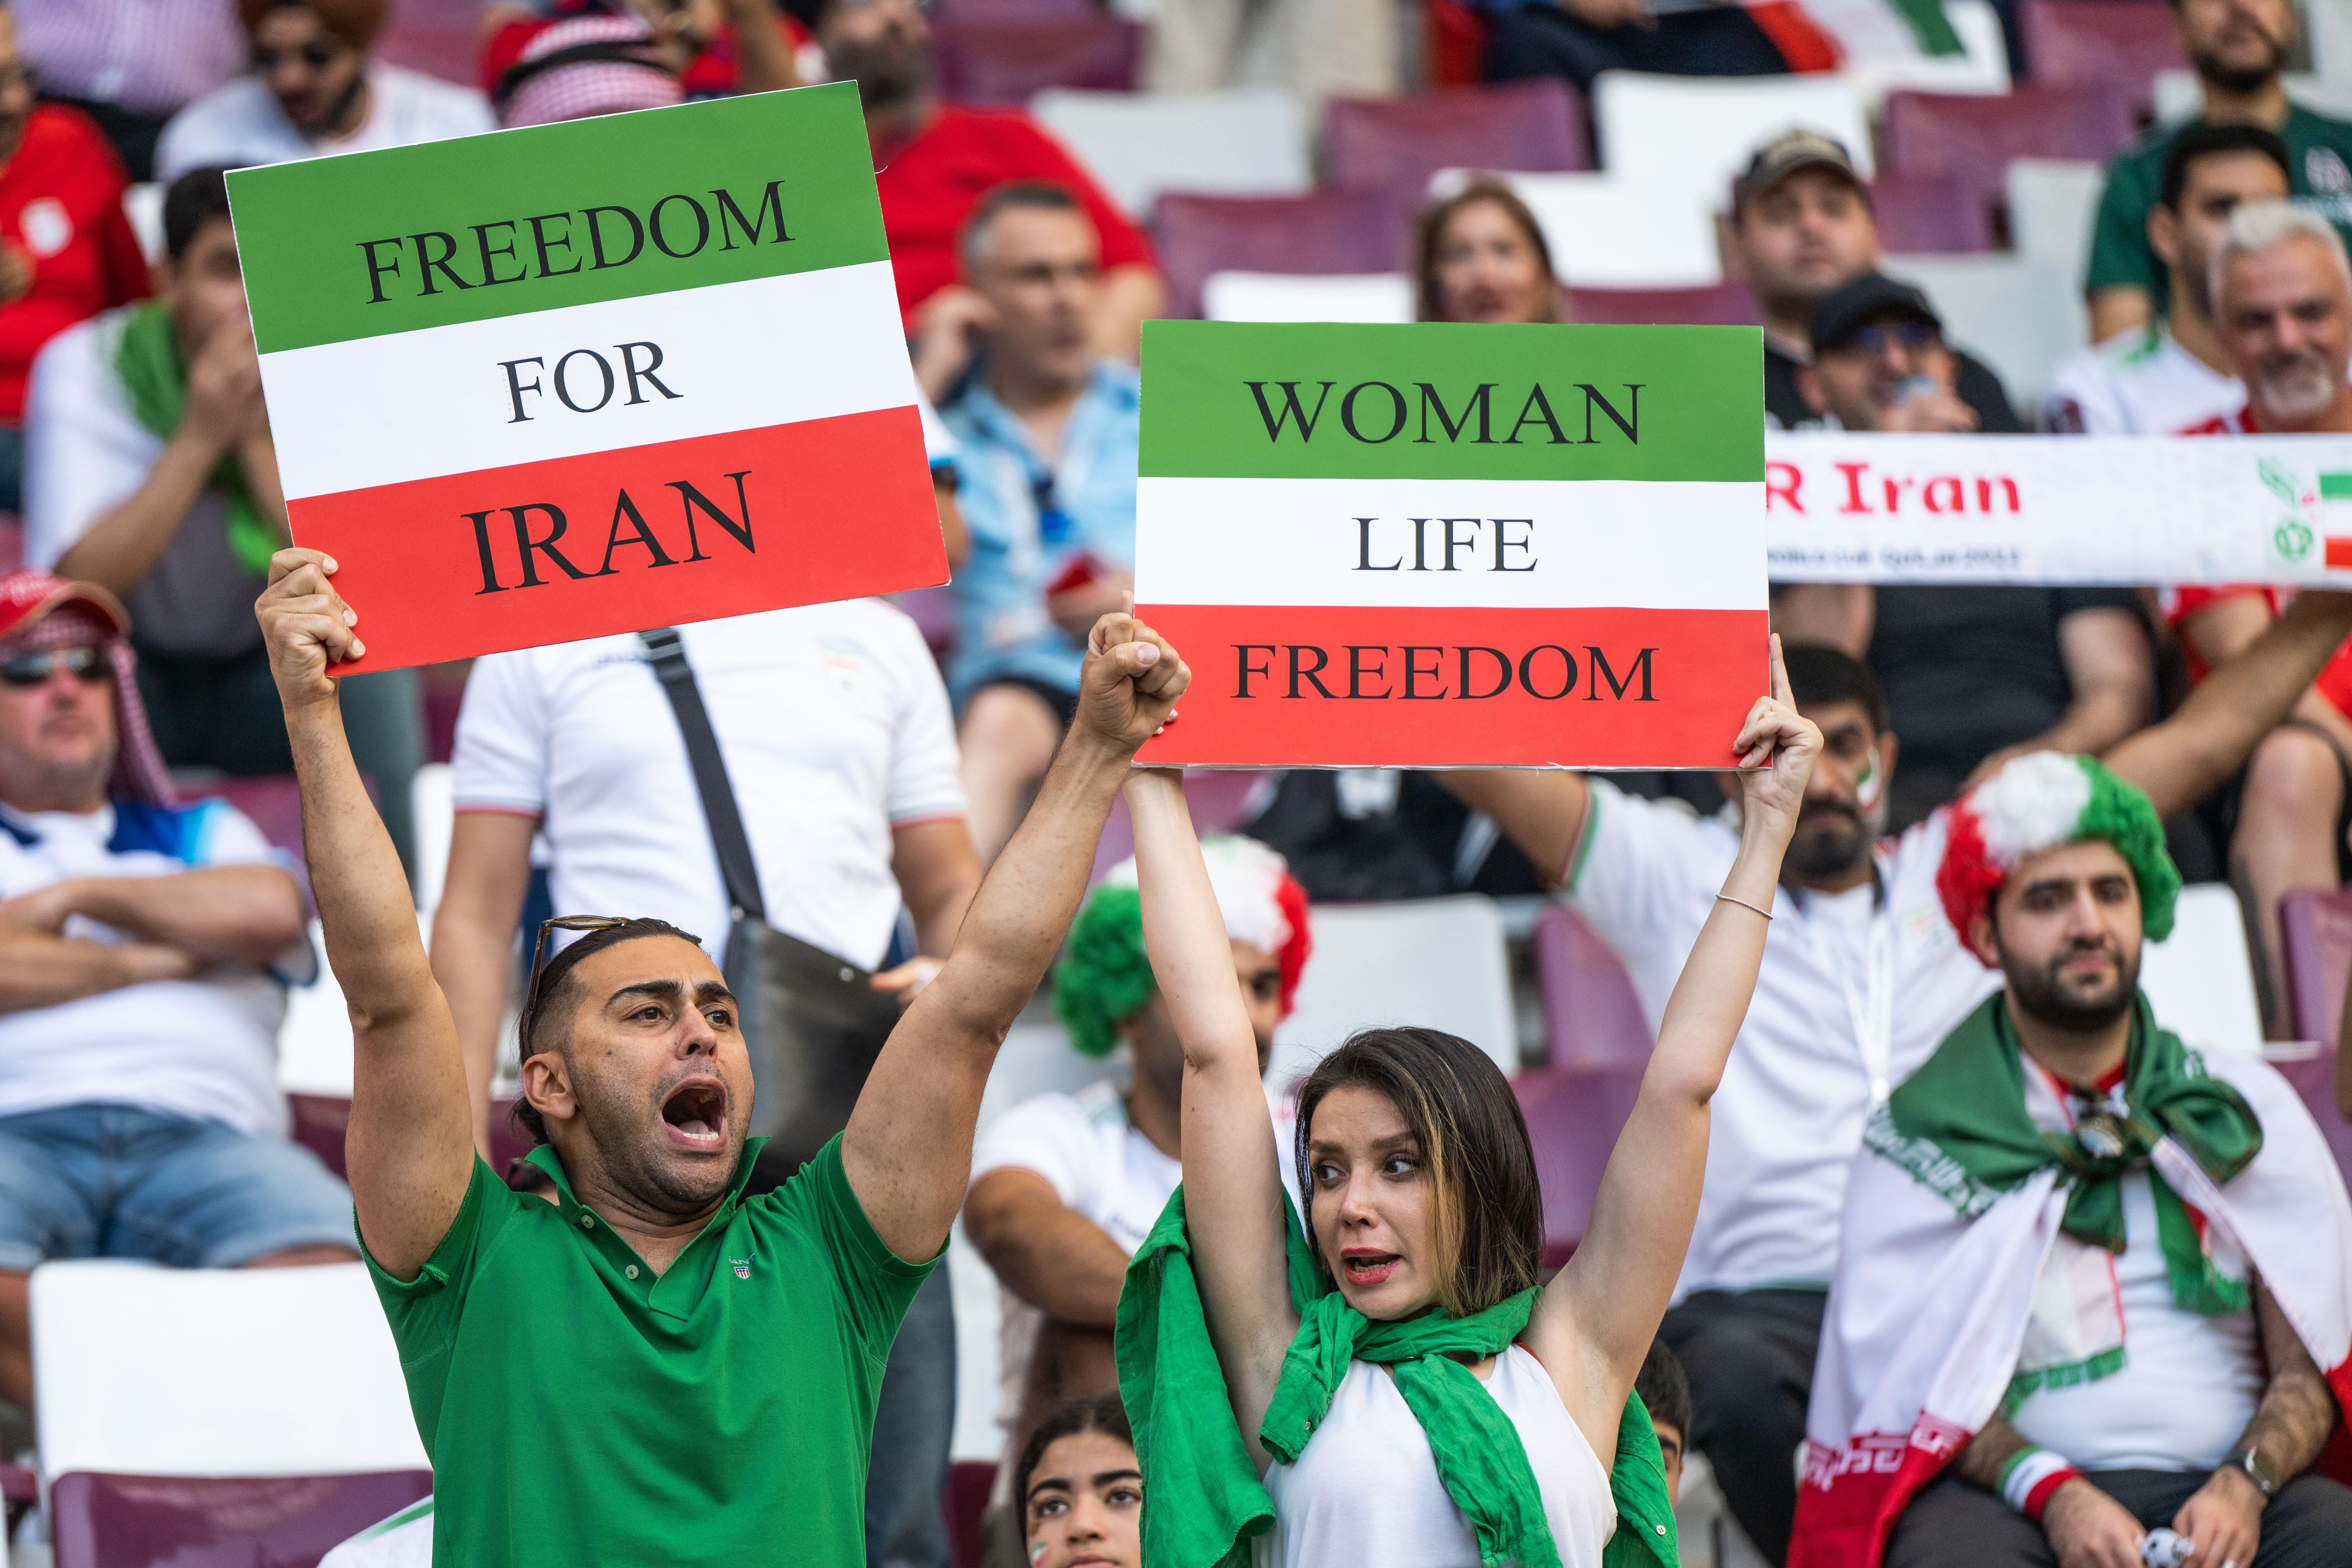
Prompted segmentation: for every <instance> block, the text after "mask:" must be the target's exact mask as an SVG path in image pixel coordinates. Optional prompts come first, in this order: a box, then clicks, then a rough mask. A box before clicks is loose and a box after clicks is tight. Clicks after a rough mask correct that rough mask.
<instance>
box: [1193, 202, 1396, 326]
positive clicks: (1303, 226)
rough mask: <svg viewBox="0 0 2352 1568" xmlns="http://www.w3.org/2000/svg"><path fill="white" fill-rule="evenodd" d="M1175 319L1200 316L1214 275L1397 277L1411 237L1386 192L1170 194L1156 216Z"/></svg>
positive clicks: (1394, 204) (1394, 203)
mask: <svg viewBox="0 0 2352 1568" xmlns="http://www.w3.org/2000/svg"><path fill="white" fill-rule="evenodd" d="M1152 229H1153V231H1154V234H1155V236H1156V237H1157V238H1158V239H1159V241H1160V264H1161V267H1162V268H1163V269H1164V271H1165V273H1166V276H1167V279H1168V313H1169V314H1170V315H1171V316H1198V315H1199V314H1200V313H1201V285H1202V284H1203V283H1205V282H1206V281H1207V280H1208V278H1209V274H1210V273H1212V272H1227V271H1239V272H1304V273H1335V272H1394V271H1398V270H1401V269H1402V268H1403V267H1404V265H1405V249H1406V245H1407V237H1406V234H1405V229H1404V214H1403V213H1402V211H1401V210H1400V206H1399V201H1398V199H1397V198H1396V197H1395V196H1393V195H1391V194H1390V193H1388V192H1385V191H1375V190H1330V191H1317V192H1314V193H1313V194H1312V195H1303V196H1191V195H1164V196H1161V197H1160V201H1159V204H1158V205H1157V206H1155V207H1154V208H1153V212H1152Z"/></svg>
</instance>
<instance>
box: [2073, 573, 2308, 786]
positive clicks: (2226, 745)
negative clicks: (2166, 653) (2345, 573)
mask: <svg viewBox="0 0 2352 1568" xmlns="http://www.w3.org/2000/svg"><path fill="white" fill-rule="evenodd" d="M2347 633H2352V593H2347V592H2341V591H2338V590H2335V589H2311V590H2306V591H2305V592H2304V593H2302V594H2299V595H2296V596H2295V601H2294V604H2292V605H2288V606H2287V607H2286V610H2285V612H2284V614H2283V615H2281V616H2279V618H2278V619H2277V620H2275V621H2273V622H2272V623H2271V625H2270V627H2269V629H2268V630H2266V631H2264V632H2263V635H2262V636H2260V637H2256V638H2255V639H2254V640H2253V641H2252V643H2250V644H2249V645H2247V647H2246V648H2245V650H2244V651H2243V652H2242V653H2240V654H2238V655H2237V656H2236V657H2235V658H2231V659H2230V660H2229V661H2228V662H2227V663H2225V664H2223V665H2222V666H2221V668H2219V669H2216V670H2214V671H2213V672H2212V673H2211V674H2210V675H2209V676H2207V677H2206V678H2205V679H2203V680H2201V681H2200V682H2199V683H2198V686H2197V689H2196V690H2194V691H2192V692H2190V693H2189V700H2188V701H2186V702H2183V703H2182V704H2181V705H2180V708H2179V711H2177V712H2176V713H2174V714H2173V715H2172V717H2171V718H2169V719H2167V720H2166V721H2164V722H2163V723H2161V724H2156V725H2152V726H2150V727H2149V728H2147V729H2145V730H2142V731H2139V733H2137V734H2136V735H2133V736H2131V737H2129V738H2128V739H2126V740H2125V741H2123V742H2121V743H2119V744H2118V745H2116V747H2115V749H2114V750H2112V751H2110V752H2107V753H2106V756H2105V758H2104V759H2103V760H2104V761H2105V763H2106V764H2107V766H2108V767H2109V768H2110V769H2112V770H2114V772H2115V774H2116V777H2118V778H2120V779H2122V780H2124V781H2125V782H2126V783H2127V784H2137V785H2138V786H2139V787H2140V788H2141V789H2143V790H2145V791H2147V798H2148V799H2149V800H2150V801H2152V802H2154V803H2155V805H2156V810H2157V815H2158V816H2171V815H2172V814H2173V813H2174V812H2176V811H2179V810H2181V809H2183V808H2184V807H2186V806H2187V805H2189V803H2190V802H2192V801H2194V800H2196V799H2197V798H2198V797H2199V796H2200V795H2203V794H2205V792H2206V791H2208V790H2210V789H2212V788H2214V787H2215V786H2216V785H2218V784H2221V782H2222V781H2223V780H2225V779H2227V778H2228V777H2229V776H2230V775H2231V773H2235V772H2237V771H2238V769H2239V768H2240V767H2241V766H2242V765H2243V764H2244V763H2245V760H2246V759H2247V757H2249V756H2251V755H2252V753H2253V750H2254V742H2257V741H2260V740H2261V739H2262V738H2263V736H2264V735H2267V734H2269V733H2270V732H2271V731H2273V730H2274V729H2276V728H2277V727H2278V725H2279V722H2280V721H2282V720H2284V719H2285V718H2286V716H2287V715H2288V714H2289V713H2292V712H2293V711H2294V705H2295V703H2296V701H2297V700H2299V699H2300V698H2301V697H2302V696H2303V694H2304V692H2305V691H2306V690H2307V689H2310V686H2311V683H2312V681H2313V680H2314V679H2316V678H2317V676H2318V674H2319V672H2320V669H2321V668H2323V667H2324V666H2326V663H2327V661H2328V659H2330V658H2333V657H2334V656H2335V653H2336V648H2337V647H2340V646H2341V645H2342V644H2343V641H2344V638H2345V636H2346V634H2347Z"/></svg>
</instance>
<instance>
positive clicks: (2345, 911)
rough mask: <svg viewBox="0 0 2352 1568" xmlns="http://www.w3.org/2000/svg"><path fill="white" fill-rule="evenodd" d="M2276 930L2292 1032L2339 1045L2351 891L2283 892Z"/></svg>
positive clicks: (2350, 945)
mask: <svg viewBox="0 0 2352 1568" xmlns="http://www.w3.org/2000/svg"><path fill="white" fill-rule="evenodd" d="M2279 936H2280V943H2279V945H2280V946H2281V948H2282V949H2283V950H2284V957H2285V960H2286V989H2287V1001H2288V1005H2289V1006H2290V1007H2291V1009H2292V1010H2293V1012H2294V1032H2295V1033H2296V1034H2297V1035H2298V1036H2300V1037H2303V1038H2304V1039H2306V1040H2317V1041H2318V1042H2319V1043H2320V1044H2322V1045H2324V1046H2328V1047H2336V1046H2340V1045H2341V1044H2342V1043H2343V1042H2342V1041H2340V1040H2339V1039H2338V1038H2337V1037H2336V1030H2337V1028H2338V1027H2339V1026H2341V1025H2342V1023H2343V1020H2344V991H2345V986H2346V983H2347V980H2352V891H2347V892H2334V893H2323V892H2315V891H2313V890H2311V889H2301V890H2298V891H2295V892H2292V893H2289V894H2287V896H2286V897H2285V898H2284V899H2282V900H2279Z"/></svg>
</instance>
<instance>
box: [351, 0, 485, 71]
mask: <svg viewBox="0 0 2352 1568" xmlns="http://www.w3.org/2000/svg"><path fill="white" fill-rule="evenodd" d="M481 28H482V5H481V0H393V5H392V6H391V15H390V16H388V17H387V18H386V19H385V22H384V26H383V34H382V35H381V36H379V37H377V39H376V42H375V48H374V50H373V54H374V56H375V58H377V59H380V60H382V61H383V62H384V63H385V64H386V65H394V66H405V67H406V68H408V69H410V70H414V71H423V72H424V73H425V75H426V76H437V77H439V78H440V79H442V80H443V81H448V82H455V83H457V85H458V86H459V87H475V86H478V85H479V84H478V83H477V82H476V80H475V79H474V61H475V57H476V56H478V54H480V53H481Z"/></svg>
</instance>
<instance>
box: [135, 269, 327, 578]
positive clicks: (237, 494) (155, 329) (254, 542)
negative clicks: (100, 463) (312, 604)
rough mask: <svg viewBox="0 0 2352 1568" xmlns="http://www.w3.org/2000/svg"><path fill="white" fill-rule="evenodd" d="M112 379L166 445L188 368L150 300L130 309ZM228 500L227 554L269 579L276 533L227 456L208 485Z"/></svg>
mask: <svg viewBox="0 0 2352 1568" xmlns="http://www.w3.org/2000/svg"><path fill="white" fill-rule="evenodd" d="M114 374H115V375H116V376H117V377H118V378H119V379H120V380H121V383H122V390H123V392H124V394H125V395H127V396H128V397H129V399H130V402H131V413H132V414H134V415H136V416H138V419H139V423H140V424H142V425H143V426H146V427H147V428H148V430H149V431H150V432H152V434H154V435H156V436H158V437H162V438H163V439H164V440H167V441H168V440H170V439H171V438H172V435H173V432H174V431H176V430H178V429H179V427H180V420H181V419H182V417H183V416H185V415H186V413H187V409H188V367H187V364H186V362H184V360H182V359H181V357H180V342H179V340H178V339H177V338H175V337H173V335H172V318H171V316H170V315H169V314H167V313H166V312H165V311H164V310H163V306H161V305H158V304H156V303H155V302H154V301H153V300H149V301H148V302H147V303H145V304H143V305H133V306H131V313H130V316H129V317H128V319H126V320H125V321H124V322H123V323H122V335H121V339H120V340H119V341H118V342H116V344H115V348H114ZM207 482H209V483H210V484H211V485H212V486H213V487H214V488H215V489H219V490H222V491H224V492H225V493H226V495H227V497H228V548H229V553H230V554H231V555H233V556H235V557H236V563H237V565H239V566H240V567H242V568H244V569H245V571H247V573H249V574H252V575H253V576H256V577H265V578H266V577H268V575H269V558H270V557H271V556H272V555H274V554H276V553H277V552H278V551H279V550H281V549H283V548H284V547H285V543H286V541H285V540H284V539H282V538H280V537H279V536H278V531H277V530H276V529H274V528H272V527H270V526H269V524H268V523H267V522H265V521H262V517H261V510H260V508H258V507H257V506H256V505H255V504H254V501H253V491H252V490H251V489H248V488H247V485H246V482H245V468H244V467H243V466H242V465H241V464H239V463H238V462H237V458H236V453H235V452H230V453H228V454H227V455H226V456H225V457H223V458H221V460H220V462H219V463H218V465H216V466H215V468H214V469H213V471H212V474H211V476H210V477H209V479H208V481H207Z"/></svg>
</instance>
